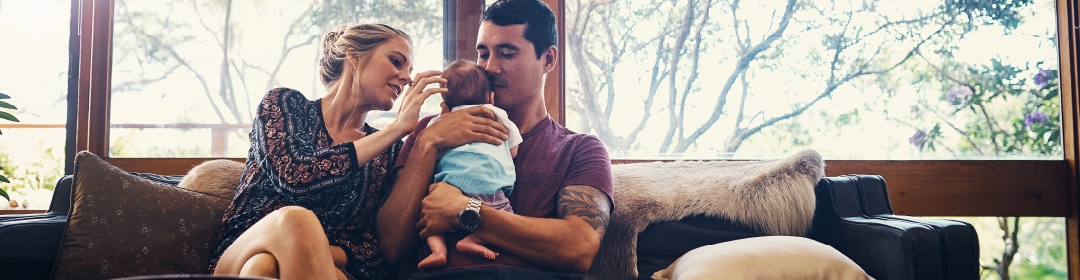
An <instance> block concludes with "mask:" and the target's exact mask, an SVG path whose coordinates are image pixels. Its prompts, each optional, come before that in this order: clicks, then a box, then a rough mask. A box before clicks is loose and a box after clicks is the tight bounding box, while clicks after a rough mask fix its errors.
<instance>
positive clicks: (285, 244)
mask: <svg viewBox="0 0 1080 280" xmlns="http://www.w3.org/2000/svg"><path fill="white" fill-rule="evenodd" d="M328 244H330V243H329V241H328V240H327V239H326V233H325V232H323V230H322V224H321V223H320V222H319V219H318V217H316V216H315V213H312V212H311V211H310V210H307V209H304V208H303V207H299V206H286V207H282V208H281V209H278V210H275V211H274V212H271V213H270V214H268V215H266V217H263V219H262V220H259V221H258V222H256V223H255V225H252V226H251V228H249V229H248V230H247V231H245V232H244V233H243V234H241V235H240V237H238V238H237V239H236V241H235V242H233V244H232V245H230V246H229V248H226V249H225V252H224V253H222V254H221V259H220V260H218V264H217V267H216V268H215V269H214V274H225V275H239V274H240V273H241V270H242V269H243V268H244V265H245V264H246V263H247V262H248V261H249V260H250V259H251V258H252V257H255V256H256V255H259V254H263V253H267V254H270V256H271V257H273V258H274V259H275V260H276V264H277V267H278V275H279V276H280V277H281V278H282V279H336V278H338V276H339V275H338V274H341V271H340V270H338V268H337V267H335V265H334V258H333V254H332V252H331V249H330V247H331V246H328ZM342 276H343V275H342Z"/></svg>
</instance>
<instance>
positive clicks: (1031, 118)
mask: <svg viewBox="0 0 1080 280" xmlns="http://www.w3.org/2000/svg"><path fill="white" fill-rule="evenodd" d="M1047 119H1050V116H1049V115H1047V114H1046V113H1043V112H1034V113H1031V114H1027V115H1026V116H1024V127H1031V125H1032V124H1042V123H1045V122H1046V120H1047Z"/></svg>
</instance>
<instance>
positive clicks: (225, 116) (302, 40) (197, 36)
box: [108, 0, 443, 158]
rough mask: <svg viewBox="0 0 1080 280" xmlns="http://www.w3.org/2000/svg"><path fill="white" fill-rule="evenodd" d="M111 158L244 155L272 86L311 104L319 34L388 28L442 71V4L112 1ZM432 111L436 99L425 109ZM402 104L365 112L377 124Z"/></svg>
mask: <svg viewBox="0 0 1080 280" xmlns="http://www.w3.org/2000/svg"><path fill="white" fill-rule="evenodd" d="M114 5H115V6H114V8H113V9H114V10H113V27H112V28H113V32H112V39H113V40H112V68H111V69H112V77H111V80H112V81H111V86H110V91H111V100H112V101H111V103H110V105H111V110H110V119H109V127H110V129H109V142H108V144H109V145H108V147H109V150H108V151H109V156H111V157H158V158H168V157H235V158H243V157H246V155H247V148H248V145H249V142H248V141H249V140H248V134H247V133H248V131H249V130H250V127H251V124H250V123H251V120H252V118H253V117H254V116H253V115H252V114H253V112H254V111H255V105H256V104H258V102H259V100H260V99H261V98H262V96H263V95H264V94H265V93H266V92H267V91H268V90H270V89H271V88H275V87H289V88H293V89H296V90H299V91H300V92H303V93H304V94H306V95H307V96H308V98H310V99H316V98H319V97H322V96H323V95H325V94H326V90H325V88H324V87H323V85H322V83H321V82H319V81H318V69H317V65H318V59H319V58H320V57H321V45H322V38H323V35H324V34H326V33H327V32H328V31H330V30H333V29H334V28H336V27H337V26H339V25H343V24H354V23H384V24H387V25H390V26H394V27H397V28H400V29H402V30H403V31H405V32H406V33H408V34H410V36H411V37H412V39H413V40H412V41H413V47H414V56H415V60H414V61H415V62H416V63H415V64H414V68H415V69H417V70H421V71H422V70H427V69H441V68H442V59H443V52H442V44H443V38H442V24H443V22H442V14H443V12H442V5H441V3H440V2H439V1H435V0H415V1H392V2H383V1H313V0H298V1H250V0H229V1H134V0H118V1H116V2H115V3H114ZM429 104H430V106H428V108H430V109H429V110H428V111H429V113H436V112H437V111H434V110H436V109H437V108H438V105H437V104H438V102H437V101H434V103H429ZM394 112H396V108H395V109H393V110H391V111H387V112H381V113H380V112H376V113H373V114H371V115H370V116H369V122H370V123H372V125H373V126H375V127H378V128H381V127H383V126H385V125H386V124H389V122H390V121H392V120H393V117H394Z"/></svg>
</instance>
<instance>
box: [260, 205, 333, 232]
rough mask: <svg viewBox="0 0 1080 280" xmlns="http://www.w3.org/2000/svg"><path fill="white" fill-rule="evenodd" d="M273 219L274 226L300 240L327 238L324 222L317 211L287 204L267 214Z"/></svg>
mask: <svg viewBox="0 0 1080 280" xmlns="http://www.w3.org/2000/svg"><path fill="white" fill-rule="evenodd" d="M267 217H270V218H272V219H273V223H274V227H275V228H276V229H278V230H280V231H281V232H282V233H285V235H286V236H287V237H295V238H298V239H300V240H306V239H310V238H315V239H316V240H317V239H319V238H318V237H320V236H321V237H323V239H325V236H326V235H325V233H324V232H323V229H322V223H321V222H319V217H318V216H316V215H315V212H312V211H311V210H308V209H307V208H304V207H300V206H285V207H282V208H281V209H278V210H275V211H274V212H272V213H270V214H269V215H267Z"/></svg>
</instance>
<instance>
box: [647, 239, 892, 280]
mask: <svg viewBox="0 0 1080 280" xmlns="http://www.w3.org/2000/svg"><path fill="white" fill-rule="evenodd" d="M653 279H655V280H666V279H683V280H693V279H732V280H739V279H804V280H813V279H822V280H826V279H829V280H831V279H837V280H848V279H850V280H856V279H858V280H864V279H872V278H870V276H868V275H866V272H864V271H863V270H862V268H859V266H858V265H856V264H855V262H853V261H851V259H848V258H847V257H846V256H844V254H841V253H840V252H839V251H837V250H836V249H833V247H829V245H825V244H821V243H818V242H817V241H814V240H812V239H809V238H803V237H793V236H763V237H752V238H746V239H739V240H735V241H729V242H724V243H719V244H714V245H708V246H704V247H700V248H697V249H694V250H690V252H687V253H686V254H685V255H683V256H682V257H680V258H679V259H678V260H676V261H675V263H672V264H671V266H669V267H668V268H667V269H664V270H661V271H657V272H656V273H655V274H653Z"/></svg>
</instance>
